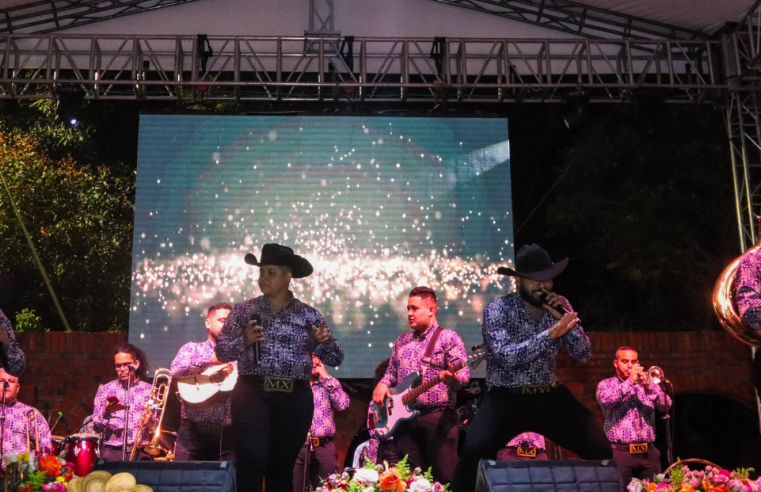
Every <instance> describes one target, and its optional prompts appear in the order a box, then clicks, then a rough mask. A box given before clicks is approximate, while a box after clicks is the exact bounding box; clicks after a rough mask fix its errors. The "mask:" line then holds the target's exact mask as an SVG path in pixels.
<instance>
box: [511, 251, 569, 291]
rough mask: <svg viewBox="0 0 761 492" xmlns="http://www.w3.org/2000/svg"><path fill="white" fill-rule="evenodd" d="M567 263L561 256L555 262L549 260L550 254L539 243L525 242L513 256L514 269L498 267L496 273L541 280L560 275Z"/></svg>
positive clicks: (566, 259)
mask: <svg viewBox="0 0 761 492" xmlns="http://www.w3.org/2000/svg"><path fill="white" fill-rule="evenodd" d="M567 265H568V258H563V259H562V260H560V261H559V262H557V263H553V262H552V260H550V255H549V254H548V253H547V252H546V251H545V250H543V249H542V248H541V247H539V245H536V244H530V245H529V244H526V245H523V246H521V249H520V250H519V251H518V255H517V256H516V257H515V270H513V269H512V268H507V267H500V268H498V269H497V273H499V274H502V275H508V276H510V277H526V278H527V279H529V280H534V281H536V282H542V281H544V280H552V279H553V278H555V277H557V276H558V275H560V274H561V273H562V272H563V270H565V267H566V266H567Z"/></svg>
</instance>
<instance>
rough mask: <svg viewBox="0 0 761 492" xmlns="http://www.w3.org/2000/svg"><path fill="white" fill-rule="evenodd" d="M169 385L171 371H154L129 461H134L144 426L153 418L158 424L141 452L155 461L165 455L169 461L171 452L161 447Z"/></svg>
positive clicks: (170, 382) (163, 369) (162, 369)
mask: <svg viewBox="0 0 761 492" xmlns="http://www.w3.org/2000/svg"><path fill="white" fill-rule="evenodd" d="M171 384H172V373H171V371H170V370H169V369H165V368H160V369H156V374H155V375H154V376H153V386H152V387H151V395H150V397H149V398H148V403H146V405H145V411H144V412H143V418H142V420H141V422H140V427H138V429H137V433H136V434H135V442H134V443H133V445H132V452H130V455H129V461H134V459H135V455H136V452H137V449H138V448H139V447H141V446H140V441H141V440H142V436H143V430H144V428H145V426H146V424H147V423H148V422H150V421H151V420H152V419H153V418H157V419H158V424H157V425H156V429H155V430H154V432H153V437H152V438H151V442H150V443H149V444H147V445H145V446H142V448H143V451H145V453H146V454H148V455H150V456H152V457H153V458H154V459H157V458H158V457H159V456H161V455H165V456H166V458H165V459H171V458H170V457H171V456H172V450H171V449H166V448H164V447H163V446H162V445H161V426H162V424H163V423H164V410H165V409H166V403H167V400H168V398H169V387H170V385H171Z"/></svg>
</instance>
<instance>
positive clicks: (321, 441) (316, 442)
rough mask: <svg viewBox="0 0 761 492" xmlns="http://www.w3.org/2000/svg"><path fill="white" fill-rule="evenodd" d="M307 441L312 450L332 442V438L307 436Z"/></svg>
mask: <svg viewBox="0 0 761 492" xmlns="http://www.w3.org/2000/svg"><path fill="white" fill-rule="evenodd" d="M309 440H310V441H311V442H312V447H313V448H319V447H320V446H325V445H327V444H328V443H329V442H331V441H333V436H325V437H317V436H309Z"/></svg>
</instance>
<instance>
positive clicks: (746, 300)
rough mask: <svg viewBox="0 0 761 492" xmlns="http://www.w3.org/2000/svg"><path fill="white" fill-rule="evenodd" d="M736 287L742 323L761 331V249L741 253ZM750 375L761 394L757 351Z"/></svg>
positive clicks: (759, 362) (760, 358) (760, 371)
mask: <svg viewBox="0 0 761 492" xmlns="http://www.w3.org/2000/svg"><path fill="white" fill-rule="evenodd" d="M760 218H761V216H760ZM736 289H737V309H738V314H739V315H740V319H741V320H742V323H743V324H744V325H746V326H749V327H751V328H753V329H754V330H756V331H760V332H761V249H756V250H751V251H749V252H747V253H745V255H743V257H742V259H741V260H740V264H739V265H737V276H736ZM751 377H752V378H753V385H754V386H755V387H756V392H757V393H758V394H759V395H761V354H759V352H758V351H756V354H755V356H754V358H753V365H752V367H751Z"/></svg>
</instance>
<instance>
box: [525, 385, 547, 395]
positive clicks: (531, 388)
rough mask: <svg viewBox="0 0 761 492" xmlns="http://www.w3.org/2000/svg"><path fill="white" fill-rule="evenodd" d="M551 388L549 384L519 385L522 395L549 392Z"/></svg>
mask: <svg viewBox="0 0 761 492" xmlns="http://www.w3.org/2000/svg"><path fill="white" fill-rule="evenodd" d="M550 389H552V385H551V384H527V385H526V386H521V394H522V395H540V394H542V393H549V392H550Z"/></svg>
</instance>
